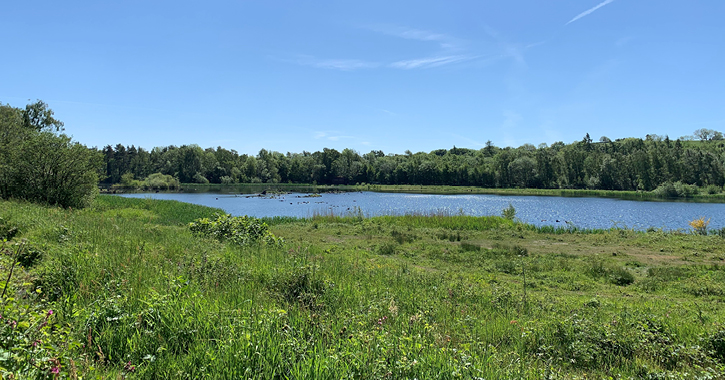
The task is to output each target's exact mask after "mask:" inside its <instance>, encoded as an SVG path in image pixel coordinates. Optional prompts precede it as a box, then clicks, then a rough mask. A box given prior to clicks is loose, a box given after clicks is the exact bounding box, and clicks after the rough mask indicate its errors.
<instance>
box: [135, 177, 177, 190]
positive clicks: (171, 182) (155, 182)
mask: <svg viewBox="0 0 725 380" xmlns="http://www.w3.org/2000/svg"><path fill="white" fill-rule="evenodd" d="M143 187H144V188H145V189H146V190H175V189H178V188H180V187H181V184H180V183H179V180H178V179H176V178H174V177H173V176H170V175H168V174H161V173H154V174H151V175H150V176H148V177H146V179H145V180H144V181H143Z"/></svg>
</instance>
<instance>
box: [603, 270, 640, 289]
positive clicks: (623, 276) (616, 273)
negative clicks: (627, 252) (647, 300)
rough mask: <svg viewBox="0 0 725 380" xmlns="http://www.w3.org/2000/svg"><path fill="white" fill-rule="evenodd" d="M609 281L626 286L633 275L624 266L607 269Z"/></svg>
mask: <svg viewBox="0 0 725 380" xmlns="http://www.w3.org/2000/svg"><path fill="white" fill-rule="evenodd" d="M609 282H611V283H612V284H614V285H619V286H627V285H630V284H632V283H633V282H634V275H633V274H632V272H630V271H628V270H627V269H625V268H614V269H611V270H609Z"/></svg>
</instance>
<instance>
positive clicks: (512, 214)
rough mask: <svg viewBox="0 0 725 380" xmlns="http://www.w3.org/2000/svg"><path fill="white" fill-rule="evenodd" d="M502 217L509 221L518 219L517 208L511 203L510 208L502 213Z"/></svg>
mask: <svg viewBox="0 0 725 380" xmlns="http://www.w3.org/2000/svg"><path fill="white" fill-rule="evenodd" d="M501 216H502V217H504V218H505V219H508V220H514V218H516V208H514V206H513V205H512V204H511V203H509V206H508V207H506V208H505V209H503V211H501Z"/></svg>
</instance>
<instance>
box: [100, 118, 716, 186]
mask: <svg viewBox="0 0 725 380" xmlns="http://www.w3.org/2000/svg"><path fill="white" fill-rule="evenodd" d="M695 136H696V137H697V138H699V140H696V139H695V137H689V138H679V139H676V140H671V139H670V138H669V137H667V136H658V135H648V136H647V137H646V138H645V139H640V138H625V139H617V140H615V141H612V140H610V139H609V138H607V137H602V138H601V139H600V140H599V141H598V142H594V141H592V139H591V138H590V136H589V134H587V135H586V136H585V137H584V138H583V139H582V140H581V141H577V142H574V143H571V144H565V143H563V142H556V143H554V144H552V145H551V146H547V145H546V144H541V145H539V146H538V147H535V146H534V145H531V144H524V145H522V146H520V147H518V148H511V147H507V148H500V147H496V146H494V145H493V144H492V143H491V142H490V141H489V142H488V143H487V144H486V146H485V147H484V148H482V149H478V150H474V149H465V148H456V147H454V148H453V149H439V150H434V151H432V152H429V153H425V152H418V153H412V152H410V151H407V152H406V153H405V154H385V153H384V152H382V151H371V152H369V153H365V154H360V153H358V152H356V151H354V150H351V149H344V150H342V151H337V150H335V149H327V148H325V149H323V150H322V151H318V152H314V153H310V152H302V153H287V154H282V153H279V152H274V151H268V150H265V149H262V150H261V151H260V152H259V154H257V155H256V156H254V155H246V154H239V153H237V152H236V151H234V150H227V149H224V148H222V147H218V148H216V149H215V148H207V149H202V148H201V147H199V146H197V145H184V146H180V147H176V146H167V147H157V148H154V149H152V150H151V151H147V150H145V149H143V148H137V147H135V146H130V147H129V146H123V145H120V144H119V145H116V146H115V147H113V146H110V145H109V146H106V147H105V148H103V149H102V154H103V157H104V158H105V164H106V178H105V179H104V180H103V182H104V183H107V184H115V183H126V184H129V183H130V181H133V180H134V179H136V180H139V179H144V178H147V177H148V176H150V175H151V174H153V173H161V174H164V175H170V176H173V177H175V178H177V179H178V180H179V181H180V182H182V183H223V184H233V183H260V182H264V183H280V182H281V183H316V184H357V183H368V184H371V183H372V184H393V185H395V184H411V185H466V186H483V187H490V188H541V189H551V188H562V189H602V190H646V191H650V190H654V189H656V188H657V187H658V186H660V185H663V184H667V185H670V184H675V183H679V184H689V185H697V186H701V187H707V186H718V187H720V189H721V188H722V186H723V184H725V140H723V136H722V133H720V132H717V131H713V130H709V129H700V130H697V131H695ZM718 191H719V190H718Z"/></svg>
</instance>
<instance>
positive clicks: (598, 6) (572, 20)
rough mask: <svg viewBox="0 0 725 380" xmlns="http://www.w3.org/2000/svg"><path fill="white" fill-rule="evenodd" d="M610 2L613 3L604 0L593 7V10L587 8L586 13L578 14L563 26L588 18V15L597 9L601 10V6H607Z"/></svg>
mask: <svg viewBox="0 0 725 380" xmlns="http://www.w3.org/2000/svg"><path fill="white" fill-rule="evenodd" d="M612 2H614V0H604V1H602V2H601V3H599V4H598V5H597V6H595V7H593V8H589V9H587V10H586V11H584V12H582V13H579V14H578V15H576V16H575V17H574V18H573V19H571V20H569V22H567V23H566V24H565V25H569V24H571V23H572V22H574V21H576V20H579V19H580V18H582V17H584V16H588V15H590V14H592V13H594V11H596V10H597V9H599V8H601V7H603V6H605V5H607V4H609V3H612Z"/></svg>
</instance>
